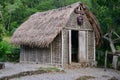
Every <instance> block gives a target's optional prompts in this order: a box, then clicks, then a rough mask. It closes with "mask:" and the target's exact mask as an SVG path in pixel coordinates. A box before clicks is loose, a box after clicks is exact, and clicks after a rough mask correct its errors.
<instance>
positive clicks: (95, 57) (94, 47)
mask: <svg viewBox="0 0 120 80" xmlns="http://www.w3.org/2000/svg"><path fill="white" fill-rule="evenodd" d="M93 41H94V46H93V49H94V61H96V53H95V52H96V50H95V45H96V42H95V33H94V32H93Z"/></svg>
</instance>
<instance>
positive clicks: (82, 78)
mask: <svg viewBox="0 0 120 80" xmlns="http://www.w3.org/2000/svg"><path fill="white" fill-rule="evenodd" d="M89 79H95V77H93V76H81V77H79V78H77V79H76V80H89Z"/></svg>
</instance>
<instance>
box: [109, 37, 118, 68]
mask: <svg viewBox="0 0 120 80" xmlns="http://www.w3.org/2000/svg"><path fill="white" fill-rule="evenodd" d="M109 41H110V47H111V50H112V53H113V60H112V67H113V68H114V69H117V61H118V56H114V54H115V52H116V49H115V45H114V43H113V41H112V40H111V38H110V39H109Z"/></svg>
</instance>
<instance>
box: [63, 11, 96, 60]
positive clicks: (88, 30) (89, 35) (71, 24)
mask: <svg viewBox="0 0 120 80" xmlns="http://www.w3.org/2000/svg"><path fill="white" fill-rule="evenodd" d="M77 16H78V15H77V14H75V13H74V12H73V13H72V14H71V16H70V19H69V21H68V23H67V25H66V27H65V29H66V30H77V31H85V37H86V45H85V46H86V51H87V56H86V57H87V61H88V62H91V61H93V60H95V54H94V53H95V43H94V42H95V35H94V32H93V29H92V26H91V24H90V23H89V22H88V20H87V17H86V15H83V17H84V19H83V20H84V21H83V22H84V23H83V25H81V26H79V25H78V24H77Z"/></svg>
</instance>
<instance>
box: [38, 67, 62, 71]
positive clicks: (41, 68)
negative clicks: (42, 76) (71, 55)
mask: <svg viewBox="0 0 120 80" xmlns="http://www.w3.org/2000/svg"><path fill="white" fill-rule="evenodd" d="M38 70H43V71H48V72H49V71H50V72H59V71H60V70H59V69H58V68H56V67H49V68H43V67H40V68H39V69H38Z"/></svg>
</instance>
